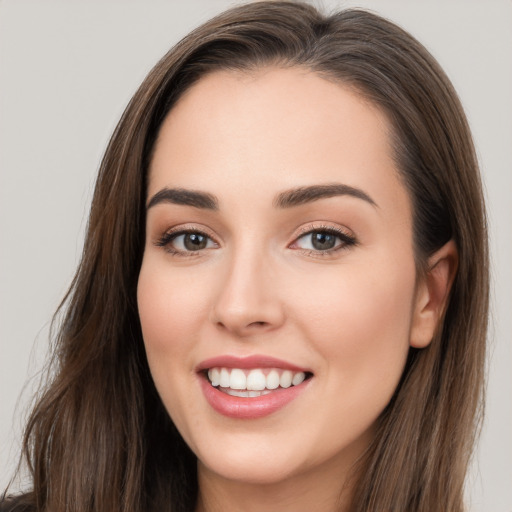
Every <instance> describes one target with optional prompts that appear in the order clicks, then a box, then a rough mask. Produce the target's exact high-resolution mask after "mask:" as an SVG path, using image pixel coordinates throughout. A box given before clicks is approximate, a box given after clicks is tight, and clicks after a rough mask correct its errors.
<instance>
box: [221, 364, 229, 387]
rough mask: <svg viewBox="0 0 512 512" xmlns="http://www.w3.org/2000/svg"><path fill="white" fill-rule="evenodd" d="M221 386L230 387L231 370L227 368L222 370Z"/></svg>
mask: <svg viewBox="0 0 512 512" xmlns="http://www.w3.org/2000/svg"><path fill="white" fill-rule="evenodd" d="M219 386H220V387H221V388H229V372H228V371H227V369H226V368H222V369H221V370H220V381H219Z"/></svg>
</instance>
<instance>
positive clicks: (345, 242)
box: [288, 222, 358, 257]
mask: <svg viewBox="0 0 512 512" xmlns="http://www.w3.org/2000/svg"><path fill="white" fill-rule="evenodd" d="M318 232H327V233H331V234H333V235H335V236H337V237H338V238H339V239H340V240H341V243H340V244H339V245H338V246H335V247H333V248H331V249H325V250H321V249H304V248H301V247H295V248H294V247H293V246H294V245H295V244H296V243H297V241H298V240H300V239H301V238H303V237H305V236H306V235H309V234H312V233H318ZM357 244H358V241H357V238H356V236H355V234H354V233H353V232H352V231H351V230H349V229H348V228H346V227H342V226H340V225H334V224H326V223H325V222H323V223H320V224H315V223H312V224H307V225H304V226H302V227H301V228H300V229H299V231H298V232H296V233H295V235H293V241H292V242H291V243H290V244H289V245H288V247H289V248H292V249H294V250H297V251H301V252H303V253H305V254H307V255H313V256H317V257H322V256H324V255H325V256H328V255H334V253H336V252H337V251H340V250H343V249H348V248H350V247H353V246H355V245H357Z"/></svg>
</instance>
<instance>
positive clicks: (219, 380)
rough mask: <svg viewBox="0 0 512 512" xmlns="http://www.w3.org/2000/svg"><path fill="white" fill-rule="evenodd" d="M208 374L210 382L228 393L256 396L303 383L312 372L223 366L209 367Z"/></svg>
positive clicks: (248, 396)
mask: <svg viewBox="0 0 512 512" xmlns="http://www.w3.org/2000/svg"><path fill="white" fill-rule="evenodd" d="M206 376H207V378H208V381H209V382H210V384H211V385H212V386H213V387H215V388H217V389H218V390H219V391H221V392H223V393H226V394H227V395H231V396H236V397H242V398H256V397H259V396H263V395H268V394H270V393H273V392H275V391H278V390H280V389H287V388H290V387H293V386H298V385H299V384H302V382H304V381H305V380H306V379H309V378H311V376H312V374H311V373H309V372H302V371H291V370H283V369H280V368H253V369H241V368H223V367H213V368H210V369H208V371H207V372H206Z"/></svg>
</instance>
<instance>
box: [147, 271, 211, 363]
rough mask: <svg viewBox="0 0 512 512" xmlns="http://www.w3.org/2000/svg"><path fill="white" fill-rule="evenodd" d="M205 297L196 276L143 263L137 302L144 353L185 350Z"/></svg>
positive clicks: (195, 330) (203, 306)
mask: <svg viewBox="0 0 512 512" xmlns="http://www.w3.org/2000/svg"><path fill="white" fill-rule="evenodd" d="M205 301H206V298H205V294H204V293H202V292H201V286H200V280H198V279H196V280H191V279H190V276H188V275H186V273H170V272H169V271H168V269H166V268H160V267H159V266H158V265H152V264H151V262H149V263H146V264H144V263H143V265H142V268H141V272H140V275H139V282H138V287H137V303H138V308H139V316H140V321H141V325H142V332H143V336H144V343H145V346H146V351H147V352H148V356H150V355H151V354H152V353H158V354H159V355H163V354H164V353H175V352H180V351H187V350H188V348H189V347H188V345H190V343H191V341H192V340H191V333H193V332H196V333H197V332H198V330H197V329H196V325H195V324H196V322H198V321H199V318H201V317H202V315H201V311H203V310H204V308H205V307H206V303H205Z"/></svg>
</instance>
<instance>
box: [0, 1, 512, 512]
mask: <svg viewBox="0 0 512 512" xmlns="http://www.w3.org/2000/svg"><path fill="white" fill-rule="evenodd" d="M234 3H237V2H234V1H229V0H202V1H201V0H187V1H186V2H185V1H183V2H181V1H175V2H174V1H166V2H161V1H150V0H144V1H143V0H138V1H130V0H123V1H108V0H107V1H106V0H103V1H99V0H96V1H95V0H88V1H73V0H62V1H55V0H33V1H29V0H10V1H7V0H4V1H0V411H1V412H0V415H1V416H0V489H1V488H3V487H5V485H6V484H7V483H8V481H9V478H10V475H11V474H12V472H13V469H14V465H15V462H16V458H17V455H18V451H19V447H20V432H21V425H22V423H23V418H24V417H25V415H26V410H27V407H28V404H29V402H30V398H31V396H32V393H33V391H34V389H35V387H36V384H37V375H38V371H40V369H41V368H42V365H43V362H44V359H45V355H46V348H47V343H48V327H49V322H50V320H51V316H52V313H53V312H54V310H55V308H56V306H57V305H58V303H59V302H60V300H61V298H62V297H63V294H64V293H65V290H66V288H67V286H68V285H69V283H70V280H71V278H72V276H73V272H74V269H75V266H76V264H77V262H78V259H79V256H80V252H81V247H82V241H83V232H84V228H85V225H86V222H87V212H88V208H89V202H90V199H91V194H92V190H93V186H94V179H95V174H96V171H97V169H98V165H99V162H100V159H101V156H102V153H103V151H104V149H105V147H106V144H107V141H108V138H109V136H110V133H111V132H112V130H113V128H114V126H115V125H116V122H117V120H118V118H119V116H120V115H121V113H122V111H123V109H124V107H125V105H126V103H127V101H128V100H129V98H130V97H131V95H132V94H133V93H134V92H135V90H136V88H137V86H138V85H139V83H140V82H141V81H142V79H143V78H144V76H145V75H146V73H147V72H148V71H149V70H150V68H151V67H152V65H153V64H154V63H156V61H157V60H158V59H159V58H160V57H161V56H162V55H163V54H164V53H165V52H166V51H167V50H168V49H169V48H170V47H171V46H172V45H173V44H174V43H175V42H177V41H178V39H179V38H181V37H182V36H183V35H185V34H186V33H187V32H188V31H189V30H190V29H192V28H193V27H195V26H196V25H198V24H199V23H201V22H203V21H205V20H207V19H208V18H209V17H211V16H212V15H213V14H216V13H217V12H219V11H221V10H223V9H224V8H226V7H228V6H230V5H233V4H234ZM314 3H315V5H317V6H318V5H319V6H324V8H325V9H326V10H331V9H332V8H343V7H348V6H354V5H356V6H360V7H365V8H369V9H372V10H375V11H377V12H378V13H380V14H382V15H384V16H386V17H389V18H390V19H392V20H393V21H395V22H397V23H398V24H400V25H402V26H403V27H405V28H406V29H407V30H409V31H410V32H411V33H412V34H413V35H415V36H416V37H417V38H418V39H419V40H420V41H422V42H423V43H424V44H425V45H426V46H427V48H428V49H429V50H430V51H431V52H432V53H433V54H434V56H436V58H437V59H438V60H439V61H440V63H441V65H442V66H443V67H444V68H445V70H446V71H447V73H448V75H449V76H450V78H451V79H452V81H453V82H454V84H455V87H456V89H457V90H458V92H459V94H460V96H461V99H462V102H463V104H464V106H465V108H466V111H467V114H468V117H469V121H470V124H471V126H472V129H473V133H474V136H475V141H476V146H477V150H478V154H479V158H480V162H481V166H482V173H483V179H484V183H485V188H486V196H487V201H488V210H489V222H490V236H491V250H492V258H493V269H492V273H493V292H492V311H493V314H492V322H491V323H492V326H491V333H490V340H491V345H490V351H489V354H490V362H489V367H488V375H489V377H488V396H487V414H486V421H485V425H484V429H483V433H482V437H481V441H480V444H479V446H478V449H477V452H476V454H477V457H476V459H475V463H474V465H473V468H472V472H471V476H470V478H469V480H468V498H469V501H470V505H471V507H470V510H472V511H477V512H512V351H511V345H510V340H511V338H512V336H511V334H512V264H511V263H512V229H511V226H510V225H511V220H512V206H511V204H512V201H511V196H512V150H511V147H512V1H510V0H490V1H486V2H483V1H481V0H464V1H457V0H429V1H417V0H416V1H413V0H409V1H407V0H402V1H398V0H380V1H379V0H375V1H371V0H360V1H358V2H354V1H352V0H350V1H324V2H314Z"/></svg>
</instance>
